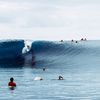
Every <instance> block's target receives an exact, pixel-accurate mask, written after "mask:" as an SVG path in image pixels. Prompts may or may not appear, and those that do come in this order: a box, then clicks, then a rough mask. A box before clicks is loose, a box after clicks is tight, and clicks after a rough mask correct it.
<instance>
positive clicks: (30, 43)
mask: <svg viewBox="0 0 100 100" xmlns="http://www.w3.org/2000/svg"><path fill="white" fill-rule="evenodd" d="M24 44H25V46H24V48H23V49H22V54H25V53H28V52H29V51H30V49H31V45H32V42H30V41H25V42H24Z"/></svg>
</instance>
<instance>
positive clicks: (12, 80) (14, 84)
mask: <svg viewBox="0 0 100 100" xmlns="http://www.w3.org/2000/svg"><path fill="white" fill-rule="evenodd" d="M8 86H9V87H10V88H14V87H16V83H15V82H14V78H13V77H11V78H10V82H9V83H8Z"/></svg>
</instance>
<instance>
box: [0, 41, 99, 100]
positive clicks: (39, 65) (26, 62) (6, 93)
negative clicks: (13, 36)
mask: <svg viewBox="0 0 100 100" xmlns="http://www.w3.org/2000/svg"><path fill="white" fill-rule="evenodd" d="M0 47H1V48H0V100H100V41H79V42H78V43H75V42H70V41H64V42H59V41H33V42H32V47H31V50H30V52H28V53H26V54H22V49H23V48H24V41H23V40H18V41H6V42H1V43H0ZM32 56H33V57H34V62H35V63H34V64H32ZM43 67H45V68H46V70H45V71H43V70H42V69H43ZM59 75H62V76H63V78H64V80H58V76H59ZM38 76H39V77H42V78H43V80H41V81H40V80H37V81H36V80H34V78H35V77H38ZM10 77H14V79H15V82H16V83H17V87H16V89H15V90H9V89H8V86H7V85H8V82H9V79H10Z"/></svg>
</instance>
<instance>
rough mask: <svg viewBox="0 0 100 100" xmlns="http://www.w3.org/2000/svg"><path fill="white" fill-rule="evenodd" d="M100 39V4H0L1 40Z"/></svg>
mask: <svg viewBox="0 0 100 100" xmlns="http://www.w3.org/2000/svg"><path fill="white" fill-rule="evenodd" d="M80 38H87V39H100V0H0V39H33V40H61V39H63V40H70V39H80Z"/></svg>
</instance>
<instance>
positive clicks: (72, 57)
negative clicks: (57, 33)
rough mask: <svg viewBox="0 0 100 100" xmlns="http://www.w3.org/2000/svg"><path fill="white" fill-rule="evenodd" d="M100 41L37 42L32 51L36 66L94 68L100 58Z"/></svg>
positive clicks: (34, 43)
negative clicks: (88, 66)
mask: <svg viewBox="0 0 100 100" xmlns="http://www.w3.org/2000/svg"><path fill="white" fill-rule="evenodd" d="M99 42H100V41H79V42H78V43H75V42H71V41H65V42H51V41H35V42H33V43H32V51H33V52H34V55H35V60H36V66H40V67H43V66H47V67H51V68H52V67H53V68H54V67H55V68H56V67H61V66H63V67H65V68H66V66H67V67H68V66H70V67H71V66H81V65H84V67H85V66H87V65H88V64H89V62H91V63H90V64H89V65H90V66H94V65H95V64H96V63H97V64H99V63H98V60H97V59H98V58H100V43H99Z"/></svg>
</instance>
